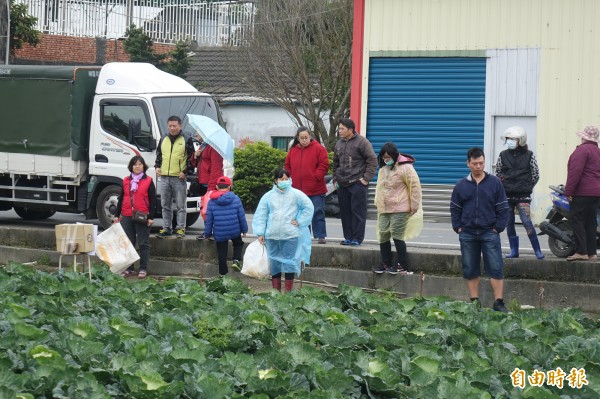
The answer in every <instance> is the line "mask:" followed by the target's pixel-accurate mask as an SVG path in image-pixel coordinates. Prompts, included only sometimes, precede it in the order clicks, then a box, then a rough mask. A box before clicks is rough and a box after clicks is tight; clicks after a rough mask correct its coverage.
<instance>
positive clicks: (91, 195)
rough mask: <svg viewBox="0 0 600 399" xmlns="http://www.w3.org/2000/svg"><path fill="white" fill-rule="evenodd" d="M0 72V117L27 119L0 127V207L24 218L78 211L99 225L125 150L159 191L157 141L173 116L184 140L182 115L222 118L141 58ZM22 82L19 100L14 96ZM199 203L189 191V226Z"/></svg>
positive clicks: (106, 217) (109, 206)
mask: <svg viewBox="0 0 600 399" xmlns="http://www.w3.org/2000/svg"><path fill="white" fill-rule="evenodd" d="M3 68H5V69H7V70H8V71H5V72H4V73H3V74H1V75H0V106H2V107H0V112H1V113H2V116H3V118H2V119H3V120H6V119H7V118H8V119H10V118H17V119H16V120H22V119H25V120H31V121H33V122H32V123H31V124H30V125H28V124H27V123H21V124H19V123H13V124H11V123H9V124H8V126H7V127H0V138H2V140H3V142H4V143H5V144H6V145H5V144H0V210H6V209H10V207H14V208H15V211H17V213H18V214H19V215H20V216H21V217H24V218H26V219H41V218H45V217H49V216H51V215H52V214H53V213H54V212H56V211H61V212H71V213H83V214H85V215H86V218H87V219H95V218H98V220H99V223H100V225H101V226H103V227H105V228H106V227H108V226H109V225H110V224H111V223H112V221H113V219H114V212H115V210H116V206H117V202H118V196H119V194H120V192H121V184H122V180H123V177H125V176H126V175H127V174H128V173H129V171H128V170H127V164H128V162H129V160H130V159H131V157H132V156H134V155H140V156H142V157H143V158H144V160H145V161H146V163H147V164H148V166H149V169H148V171H147V173H148V174H149V175H150V176H151V177H152V178H153V179H154V181H155V183H156V185H157V189H158V180H157V177H156V171H155V168H154V163H155V160H156V147H157V143H158V142H159V141H160V139H161V137H163V136H165V135H167V134H168V132H167V119H168V118H169V117H170V116H172V115H175V116H179V117H180V118H181V120H182V121H183V123H182V134H183V135H184V136H185V137H186V139H187V138H188V137H191V136H192V135H193V133H194V132H193V129H192V128H191V126H190V125H189V122H188V118H187V115H188V114H197V115H205V116H208V117H210V118H212V119H214V120H215V121H218V122H219V123H221V124H222V118H221V115H220V111H219V108H218V105H217V103H216V101H215V100H214V98H213V97H212V96H210V95H208V94H206V93H200V92H198V91H197V90H196V89H195V88H194V87H193V86H192V85H190V84H189V83H187V82H186V81H185V80H183V79H181V78H179V77H176V76H173V75H170V74H168V73H166V72H163V71H160V70H158V69H157V68H155V67H154V66H152V65H150V64H143V63H109V64H106V65H104V66H103V67H101V68H98V67H48V66H44V67H25V66H10V68H9V67H3ZM53 69H56V71H55V72H54V73H52V70H53ZM23 87H26V90H25V92H26V93H27V94H28V98H21V96H22V94H20V93H19V91H18V90H20V89H22V88H23ZM10 89H12V90H14V91H13V92H12V93H9V92H7V91H6V90H10ZM2 93H4V94H2ZM32 96H35V98H33V99H32V98H31V97H32ZM11 98H12V99H13V100H11ZM14 98H17V101H14ZM11 101H12V102H14V103H15V105H11ZM19 125H20V126H19ZM32 126H33V129H34V130H35V131H32ZM42 128H43V129H44V130H43V133H40V132H39V130H38V129H42ZM4 139H6V140H7V141H4ZM157 194H158V195H160V192H157ZM198 199H199V198H198V197H188V202H187V214H188V217H187V221H186V225H188V226H190V225H192V224H193V223H195V222H196V221H197V220H198V217H199V215H200V209H199V205H198ZM157 202H158V206H159V209H158V211H159V214H158V216H160V201H157ZM158 216H157V217H158Z"/></svg>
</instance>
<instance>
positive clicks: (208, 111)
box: [152, 95, 223, 137]
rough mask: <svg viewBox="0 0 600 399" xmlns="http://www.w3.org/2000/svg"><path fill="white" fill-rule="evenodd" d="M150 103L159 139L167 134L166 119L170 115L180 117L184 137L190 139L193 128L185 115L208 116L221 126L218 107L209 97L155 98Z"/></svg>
mask: <svg viewBox="0 0 600 399" xmlns="http://www.w3.org/2000/svg"><path fill="white" fill-rule="evenodd" d="M152 103H153V104H154V109H155V110H156V118H157V120H158V126H159V128H160V135H161V137H162V136H166V135H167V134H168V131H167V119H169V117H170V116H172V115H175V116H178V117H180V118H181V120H182V121H183V123H182V126H181V129H182V131H183V134H184V136H185V137H191V136H192V133H193V132H194V128H192V126H191V125H190V124H189V121H188V118H187V114H195V115H204V116H208V117H209V118H212V119H214V120H215V121H217V122H219V124H220V125H221V126H223V122H222V119H221V118H220V114H219V109H218V106H217V104H216V102H215V100H214V99H213V98H212V97H210V96H206V95H204V96H187V97H156V98H154V99H153V100H152Z"/></svg>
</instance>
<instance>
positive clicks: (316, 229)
mask: <svg viewBox="0 0 600 399" xmlns="http://www.w3.org/2000/svg"><path fill="white" fill-rule="evenodd" d="M284 168H285V170H287V171H288V172H289V173H290V178H291V180H292V187H294V188H295V189H297V190H300V191H302V192H303V193H304V194H306V195H307V196H308V198H310V200H311V201H312V203H313V205H314V207H315V213H314V215H313V218H312V223H311V226H312V232H313V236H314V237H315V238H316V239H318V240H319V241H318V242H319V244H325V242H326V241H325V237H327V229H326V226H325V193H327V186H326V184H325V175H326V174H327V171H328V170H329V157H328V156H327V150H326V149H325V147H323V146H322V145H321V143H319V142H318V141H316V140H314V139H313V138H312V137H311V134H310V132H309V131H308V128H306V127H304V126H300V127H299V128H298V131H297V132H296V136H295V137H294V142H293V143H292V147H291V148H290V150H289V151H288V154H287V157H286V158H285V166H284Z"/></svg>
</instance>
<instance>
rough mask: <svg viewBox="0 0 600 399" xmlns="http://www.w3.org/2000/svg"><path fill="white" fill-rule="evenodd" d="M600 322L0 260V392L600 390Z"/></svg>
mask: <svg viewBox="0 0 600 399" xmlns="http://www.w3.org/2000/svg"><path fill="white" fill-rule="evenodd" d="M599 327H600V323H599V321H598V320H597V319H593V318H588V317H586V316H585V315H584V314H583V313H582V312H580V311H578V310H574V309H562V310H535V309H534V310H526V311H518V312H515V313H514V314H502V313H498V312H493V311H491V310H482V311H479V310H478V309H477V308H476V307H475V306H474V305H472V304H470V303H465V302H460V301H451V300H448V299H447V298H411V299H398V298H396V297H394V296H393V295H391V294H388V293H381V294H369V293H364V292H363V291H362V290H360V289H359V288H355V287H349V286H340V287H339V288H338V289H337V291H335V292H331V293H330V292H324V291H321V290H317V289H313V288H306V287H305V288H303V289H302V290H298V291H294V292H293V293H292V294H290V295H281V294H279V293H275V292H269V293H255V292H252V291H251V290H250V289H248V288H247V287H246V286H245V285H243V284H242V283H241V282H239V281H237V280H235V279H231V278H224V279H218V280H213V281H210V282H208V283H206V284H204V285H201V284H198V282H197V281H193V280H183V279H174V278H173V279H167V280H165V281H161V282H158V281H156V280H153V279H151V278H148V279H146V280H140V281H126V280H124V279H123V278H122V277H120V276H116V275H113V274H110V273H109V272H108V271H105V270H101V269H96V270H95V274H94V278H93V280H92V281H89V280H88V278H87V275H86V274H77V273H72V272H65V273H60V274H59V273H47V272H44V271H39V270H35V269H31V268H28V267H26V266H22V265H18V264H9V265H7V266H5V267H0V398H31V399H33V398H36V399H37V398H161V399H162V398H169V399H170V398H210V399H216V398H253V399H267V398H298V399H300V398H303V399H304V398H322V399H332V398H344V399H345V398H460V399H467V398H598V397H600V329H599Z"/></svg>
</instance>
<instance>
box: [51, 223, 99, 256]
mask: <svg viewBox="0 0 600 399" xmlns="http://www.w3.org/2000/svg"><path fill="white" fill-rule="evenodd" d="M55 232H56V250H57V251H58V252H60V253H63V254H72V253H82V252H91V251H94V250H95V242H94V225H93V224H83V223H65V224H59V225H57V226H56V228H55Z"/></svg>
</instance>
